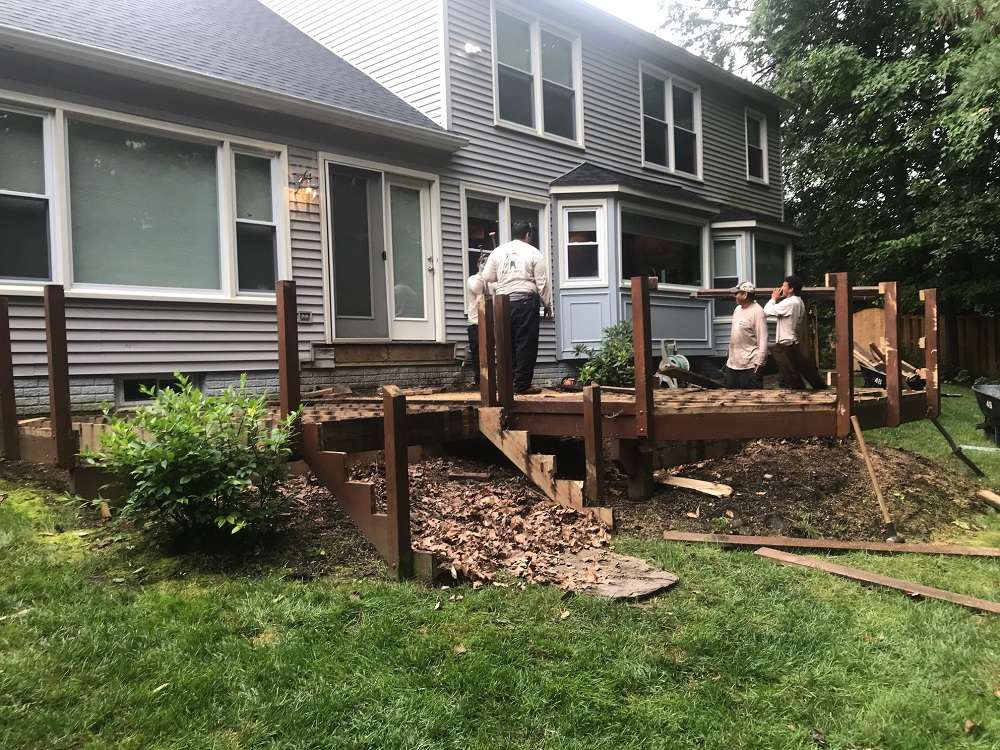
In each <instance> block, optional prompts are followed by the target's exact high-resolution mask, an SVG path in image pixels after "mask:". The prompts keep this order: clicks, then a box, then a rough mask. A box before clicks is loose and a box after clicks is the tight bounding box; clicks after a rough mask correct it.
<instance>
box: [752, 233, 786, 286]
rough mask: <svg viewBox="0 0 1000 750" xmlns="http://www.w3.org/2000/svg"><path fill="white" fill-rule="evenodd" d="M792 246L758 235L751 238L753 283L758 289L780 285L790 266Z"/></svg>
mask: <svg viewBox="0 0 1000 750" xmlns="http://www.w3.org/2000/svg"><path fill="white" fill-rule="evenodd" d="M791 257H792V248H791V245H789V244H788V243H786V242H784V241H781V240H777V239H768V238H764V237H758V236H756V235H754V238H753V273H754V284H755V285H756V286H757V288H759V289H774V288H775V287H779V286H781V282H782V281H784V279H785V277H786V276H787V275H788V273H789V271H788V269H789V268H790V266H791Z"/></svg>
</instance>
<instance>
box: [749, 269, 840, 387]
mask: <svg viewBox="0 0 1000 750" xmlns="http://www.w3.org/2000/svg"><path fill="white" fill-rule="evenodd" d="M801 291H802V280H801V279H799V277H798V276H788V277H786V278H785V280H784V281H783V282H782V284H781V286H780V287H778V288H777V289H775V290H774V291H773V292H771V299H770V300H768V303H767V304H766V305H764V313H765V314H766V315H768V316H770V317H773V318H777V319H778V332H777V336H776V337H775V339H776V341H777V343H775V344H774V345H773V346H772V347H771V351H772V352H773V353H774V359H775V361H776V362H777V363H778V381H779V383H780V385H781V387H782V388H792V389H794V390H797V391H802V390H805V384H804V383H803V382H802V381H803V380H805V381H806V382H807V383H809V385H811V386H812V387H813V390H816V391H821V390H823V389H824V388H826V383H824V382H823V378H822V377H821V376H820V374H819V370H817V369H816V365H814V364H813V363H812V362H811V361H810V360H809V359H808V358H807V357H806V356H805V355H804V354H803V353H802V348H801V347H800V346H799V342H800V341H801V340H802V331H803V326H804V325H805V319H806V305H805V303H804V302H803V301H802V297H800V296H799V294H800V292H801Z"/></svg>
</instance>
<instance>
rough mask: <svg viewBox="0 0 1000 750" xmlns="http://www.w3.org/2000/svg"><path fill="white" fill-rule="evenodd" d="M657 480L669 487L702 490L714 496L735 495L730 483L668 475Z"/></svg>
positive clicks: (705, 493) (701, 491) (704, 493)
mask: <svg viewBox="0 0 1000 750" xmlns="http://www.w3.org/2000/svg"><path fill="white" fill-rule="evenodd" d="M657 482H659V483H660V484H665V485H667V486H668V487H681V488H682V489H685V490H694V491H695V492H700V493H702V494H703V495H711V496H712V497H732V495H733V488H732V487H730V486H729V485H728V484H719V483H718V482H706V481H705V480H703V479H689V478H688V477H675V476H673V475H668V476H666V477H663V478H662V479H658V480H657Z"/></svg>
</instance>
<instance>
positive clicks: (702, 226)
mask: <svg viewBox="0 0 1000 750" xmlns="http://www.w3.org/2000/svg"><path fill="white" fill-rule="evenodd" d="M265 1H266V2H267V3H268V5H269V6H270V7H272V8H274V9H275V10H276V11H277V12H279V13H281V14H282V15H283V16H285V17H286V18H287V19H288V20H290V21H291V22H292V23H294V24H296V25H297V26H298V27H299V28H301V29H302V30H304V31H306V32H307V33H309V34H310V35H311V36H313V37H314V38H315V39H317V40H318V41H320V42H322V43H323V44H324V45H325V46H327V47H328V48H329V49H331V50H332V51H334V52H336V53H337V54H338V55H340V56H341V57H343V58H344V59H345V60H347V61H348V62H350V63H352V64H353V65H356V66H357V67H358V68H359V69H361V70H363V71H364V72H366V73H368V74H369V75H371V76H372V77H373V78H375V79H376V80H378V81H379V82H380V83H382V84H383V85H385V86H386V87H387V88H389V89H390V90H391V91H393V92H394V93H396V94H398V95H399V96H400V97H401V98H402V99H404V100H405V101H407V102H409V103H410V104H412V105H413V106H414V107H415V108H417V109H419V110H420V111H421V112H423V113H424V114H426V115H427V116H428V117H429V118H431V119H433V120H434V121H435V122H436V123H438V124H439V125H440V126H442V127H444V128H446V129H447V130H448V131H449V132H452V133H454V134H456V135H459V136H462V137H464V138H466V139H467V140H468V144H467V145H466V146H465V147H463V148H462V149H460V150H458V151H457V152H455V153H454V154H453V156H452V157H451V159H450V160H449V161H448V163H447V164H446V165H445V167H444V168H443V171H442V173H441V201H442V215H441V221H442V234H443V241H444V259H445V278H444V282H445V285H444V293H445V303H446V310H447V319H448V340H453V341H456V342H458V341H460V340H461V327H462V326H463V325H464V323H463V318H462V317H461V313H460V310H461V300H462V279H463V278H464V276H465V275H466V274H467V273H469V271H470V269H473V270H474V269H475V264H476V260H477V258H478V255H479V253H480V251H481V250H483V249H484V248H485V249H486V250H488V249H489V248H490V247H491V246H492V244H491V243H492V242H493V241H503V240H505V239H507V237H508V236H509V231H510V230H509V227H510V223H511V221H512V220H513V219H514V218H517V217H522V216H526V217H530V218H537V220H538V223H539V225H540V226H541V227H542V232H541V235H542V236H541V237H540V240H541V241H540V243H539V244H540V246H541V247H542V248H543V250H545V251H546V252H547V253H548V256H549V260H550V263H551V268H552V271H553V277H554V281H555V284H554V287H555V291H556V293H557V302H556V306H555V307H556V309H555V313H556V314H555V320H554V322H543V331H542V340H541V347H540V360H541V362H548V363H550V364H549V366H548V367H547V368H546V367H545V366H544V365H543V366H542V367H541V368H540V369H541V370H542V373H543V375H542V377H544V376H545V374H547V373H551V374H556V373H558V372H561V371H562V370H563V369H564V367H563V366H562V365H561V362H564V361H565V360H566V359H568V358H571V357H572V356H573V350H574V347H575V346H576V345H577V344H587V345H594V344H596V343H597V341H598V340H599V339H600V334H601V331H602V329H603V328H605V327H607V326H608V325H611V324H613V323H615V322H617V321H619V320H622V319H625V318H627V317H628V315H629V307H630V303H629V296H630V295H629V291H628V288H627V279H628V278H629V277H630V276H632V275H634V274H649V275H655V276H657V277H659V279H660V281H661V284H660V291H658V292H656V293H655V298H654V300H653V309H652V318H653V332H654V336H656V337H658V338H663V339H669V340H672V341H675V342H676V343H677V345H678V348H679V350H680V351H681V352H682V353H685V354H688V355H721V354H724V353H725V351H726V349H727V346H728V335H729V324H730V323H729V317H728V316H729V314H730V313H731V307H730V306H729V304H728V303H726V304H721V305H719V306H718V308H716V304H715V303H712V302H709V301H700V300H692V299H691V298H690V296H689V295H690V291H691V290H692V289H695V288H698V287H704V286H716V287H717V286H730V285H732V284H734V282H735V281H736V280H737V279H748V278H750V279H755V280H756V281H757V282H758V284H759V285H762V286H768V285H773V284H776V283H777V282H779V281H780V279H781V278H782V277H783V276H784V275H785V274H786V273H788V272H790V270H791V243H792V241H793V240H794V238H795V237H796V236H797V232H796V231H795V230H794V229H793V228H792V227H790V226H788V225H786V224H784V223H783V211H782V203H783V201H782V184H781V159H780V139H779V129H778V112H779V110H780V108H781V107H782V106H783V105H784V104H785V102H784V101H783V100H782V99H780V98H779V97H777V96H775V95H774V94H771V93H770V92H768V91H766V90H764V89H762V88H760V87H757V86H754V85H752V84H750V83H748V82H747V81H745V80H743V79H741V78H738V77H736V76H733V75H731V74H729V73H727V72H725V71H723V70H721V69H720V68H718V67H716V66H714V65H712V64H710V63H708V62H706V61H705V60H703V59H701V58H699V57H696V56H694V55H691V54H689V53H687V52H685V51H684V50H682V49H680V48H678V47H676V46H675V45H672V44H670V43H668V42H666V41H664V40H662V39H660V38H658V37H656V36H654V35H652V34H649V33H646V32H644V31H641V30H639V29H637V28H635V27H633V26H631V25H629V24H627V23H625V22H623V21H621V20H619V19H617V18H614V17H612V16H610V15H608V14H606V13H604V12H602V11H600V10H598V9H596V8H594V7H592V6H590V5H588V4H587V3H585V2H582V1H581V0H559V1H558V2H554V1H548V0H511V1H510V2H508V1H507V0H492V1H491V0H410V1H409V2H406V3H397V2H392V0H367V2H363V3H359V2H354V1H353V0H265Z"/></svg>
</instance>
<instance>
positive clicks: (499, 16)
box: [494, 10, 582, 144]
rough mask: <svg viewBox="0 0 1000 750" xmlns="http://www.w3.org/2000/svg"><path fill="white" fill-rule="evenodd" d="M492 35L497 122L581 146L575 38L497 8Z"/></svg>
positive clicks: (528, 17)
mask: <svg viewBox="0 0 1000 750" xmlns="http://www.w3.org/2000/svg"><path fill="white" fill-rule="evenodd" d="M494 37H495V38H494V50H495V52H494V75H495V79H496V81H495V85H496V120H497V122H498V123H503V124H506V125H514V126H516V127H518V128H524V129H529V130H531V131H533V132H535V133H537V134H538V135H543V136H548V137H554V138H556V139H560V140H567V141H572V142H574V143H578V144H579V143H580V142H581V140H582V135H581V131H582V128H581V127H580V119H581V116H582V108H581V99H580V80H579V74H578V72H577V71H578V69H579V56H580V46H579V45H580V42H579V38H578V37H577V36H575V35H573V34H569V33H566V32H564V31H561V30H556V29H554V28H553V27H551V26H550V25H548V24H546V23H544V22H543V21H541V20H540V19H538V18H536V17H531V16H522V15H520V14H515V13H514V12H508V11H501V10H498V11H497V12H496V15H495V21H494Z"/></svg>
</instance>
